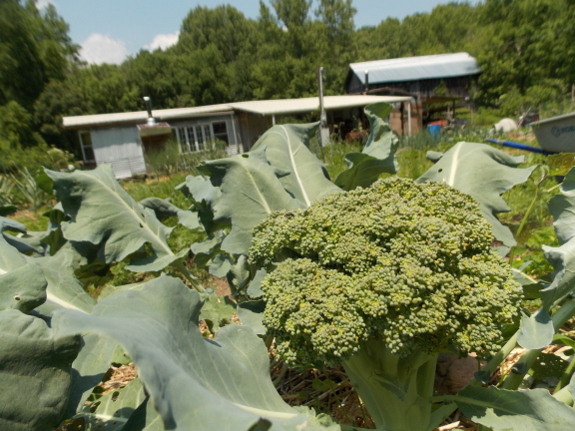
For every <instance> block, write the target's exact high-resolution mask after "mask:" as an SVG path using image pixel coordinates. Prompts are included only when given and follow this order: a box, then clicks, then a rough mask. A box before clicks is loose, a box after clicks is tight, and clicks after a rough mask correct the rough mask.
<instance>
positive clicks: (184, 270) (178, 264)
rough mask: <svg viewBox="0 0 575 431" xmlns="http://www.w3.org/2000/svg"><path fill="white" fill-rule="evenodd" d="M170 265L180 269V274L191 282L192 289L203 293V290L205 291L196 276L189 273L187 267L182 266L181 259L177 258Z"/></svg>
mask: <svg viewBox="0 0 575 431" xmlns="http://www.w3.org/2000/svg"><path fill="white" fill-rule="evenodd" d="M172 266H173V267H174V268H176V269H177V270H178V271H180V273H182V275H183V276H184V277H186V280H188V281H189V282H190V283H191V284H192V287H193V288H194V289H196V290H197V291H198V292H200V293H204V292H205V291H206V289H204V286H202V285H201V284H200V283H199V282H198V280H197V279H196V277H194V276H193V275H192V274H191V273H190V271H188V268H186V267H185V266H184V264H183V263H182V261H181V260H177V261H175V262H173V263H172Z"/></svg>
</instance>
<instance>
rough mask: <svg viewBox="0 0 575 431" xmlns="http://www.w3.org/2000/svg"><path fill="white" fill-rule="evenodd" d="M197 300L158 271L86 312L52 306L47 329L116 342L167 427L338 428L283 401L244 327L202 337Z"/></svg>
mask: <svg viewBox="0 0 575 431" xmlns="http://www.w3.org/2000/svg"><path fill="white" fill-rule="evenodd" d="M201 306H202V303H201V301H200V295H199V294H198V293H196V292H194V291H191V290H190V289H189V288H188V287H186V286H185V285H184V284H183V283H182V282H181V281H179V280H178V279H174V278H170V277H166V276H163V277H160V278H158V279H156V280H153V281H150V282H148V283H146V285H145V286H144V287H143V288H142V289H141V290H140V291H124V292H119V293H117V294H116V295H114V297H113V298H109V299H107V300H103V301H101V302H100V303H98V305H97V306H96V307H95V308H94V310H93V312H92V314H91V315H87V314H84V313H78V312H75V311H73V310H62V311H59V312H57V315H56V317H55V318H54V327H55V328H57V329H56V331H57V333H59V334H62V335H64V334H73V333H77V332H86V331H93V332H97V333H100V334H105V335H107V336H110V337H113V338H115V339H116V340H118V341H119V342H120V343H121V344H122V346H123V347H124V348H125V350H126V352H127V353H128V355H129V356H130V358H132V359H133V360H134V362H135V363H136V365H137V366H138V370H139V374H140V377H141V378H142V381H143V382H144V384H145V385H146V388H147V390H148V392H149V394H150V396H151V398H152V400H153V403H154V406H155V408H156V409H157V410H158V412H159V413H160V415H161V416H162V419H163V421H164V424H165V426H166V428H167V429H173V430H189V429H194V430H196V431H213V430H221V431H226V430H229V431H232V430H233V431H242V430H246V431H247V430H252V429H254V428H255V426H257V425H260V426H261V427H262V429H267V425H269V424H271V425H272V428H271V429H272V430H286V431H287V430H290V431H292V430H293V431H295V430H299V429H305V430H308V431H312V430H323V429H332V430H338V429H339V427H338V426H336V425H332V426H331V427H324V426H323V425H320V422H319V420H318V419H317V418H315V417H314V416H312V415H310V414H309V412H307V413H302V412H301V411H299V410H296V409H294V408H292V407H290V406H288V405H287V404H285V403H284V402H283V400H282V399H281V397H280V396H279V395H278V393H277V391H276V390H275V388H274V386H273V384H272V383H271V380H270V377H269V359H268V355H267V350H266V348H265V346H264V344H263V343H262V341H261V340H260V339H259V338H258V337H257V336H256V335H255V334H254V332H253V331H252V330H251V329H249V328H246V327H242V326H238V325H228V326H226V327H225V328H222V329H220V330H219V331H218V332H217V334H216V337H215V339H214V340H213V341H211V340H208V339H205V338H203V337H202V335H201V334H200V331H199V329H198V318H199V314H200V310H201Z"/></svg>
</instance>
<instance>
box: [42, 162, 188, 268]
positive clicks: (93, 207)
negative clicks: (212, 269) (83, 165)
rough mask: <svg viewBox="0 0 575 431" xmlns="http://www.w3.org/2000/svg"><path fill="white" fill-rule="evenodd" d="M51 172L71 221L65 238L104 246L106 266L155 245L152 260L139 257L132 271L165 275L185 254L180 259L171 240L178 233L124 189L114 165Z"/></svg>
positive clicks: (64, 228) (65, 228) (102, 254)
mask: <svg viewBox="0 0 575 431" xmlns="http://www.w3.org/2000/svg"><path fill="white" fill-rule="evenodd" d="M46 173H47V174H48V175H49V176H50V178H51V179H52V180H53V181H54V186H53V187H54V190H55V194H56V197H57V198H58V199H59V200H60V201H61V202H62V207H63V208H64V212H65V213H66V214H67V215H68V216H69V217H70V218H71V220H70V221H64V222H62V231H63V232H64V236H65V238H66V239H68V240H69V241H87V242H90V243H92V244H96V245H101V249H100V256H99V257H100V260H101V261H103V262H106V263H109V262H112V261H121V260H123V259H124V258H126V257H128V256H130V255H131V254H132V253H134V252H136V251H138V250H140V249H141V248H142V247H143V246H144V245H145V244H149V246H150V248H151V249H152V252H153V253H152V256H146V257H138V258H134V259H132V260H131V265H129V266H127V267H126V268H127V269H129V270H132V271H159V270H161V269H163V268H165V267H166V266H168V265H170V264H171V263H173V262H174V261H176V260H178V259H180V258H181V257H183V255H184V254H185V252H184V254H182V253H180V254H177V255H176V254H174V253H173V252H172V250H170V247H169V246H168V242H167V238H168V236H169V234H170V232H171V231H172V229H171V228H168V227H166V226H164V225H163V224H162V223H160V222H159V221H158V219H157V218H156V216H155V214H154V212H153V211H152V210H150V209H146V208H143V207H142V206H141V205H139V204H138V203H137V202H135V201H134V200H133V199H132V198H131V197H130V195H129V194H128V193H126V191H124V189H122V187H121V186H120V185H119V184H118V182H117V181H116V179H115V178H114V173H113V172H112V168H111V167H110V166H108V165H101V166H99V167H98V168H96V169H95V170H93V171H75V172H72V173H60V172H55V171H50V170H46Z"/></svg>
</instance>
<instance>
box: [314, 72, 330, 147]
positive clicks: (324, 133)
mask: <svg viewBox="0 0 575 431" xmlns="http://www.w3.org/2000/svg"><path fill="white" fill-rule="evenodd" d="M317 82H318V87H319V111H320V114H319V142H320V144H321V147H322V148H323V147H325V146H326V145H329V128H328V127H327V114H326V113H325V105H324V103H323V67H320V68H319V69H318V70H317Z"/></svg>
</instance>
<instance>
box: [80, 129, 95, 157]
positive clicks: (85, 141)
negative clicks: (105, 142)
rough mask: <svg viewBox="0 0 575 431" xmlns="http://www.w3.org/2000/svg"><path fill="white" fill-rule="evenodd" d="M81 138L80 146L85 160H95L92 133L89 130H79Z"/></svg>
mask: <svg viewBox="0 0 575 431" xmlns="http://www.w3.org/2000/svg"><path fill="white" fill-rule="evenodd" d="M78 136H79V138H80V147H81V148H82V155H83V156H84V161H85V162H95V161H96V158H95V157H94V148H93V147H92V135H90V132H87V131H80V132H78Z"/></svg>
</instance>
